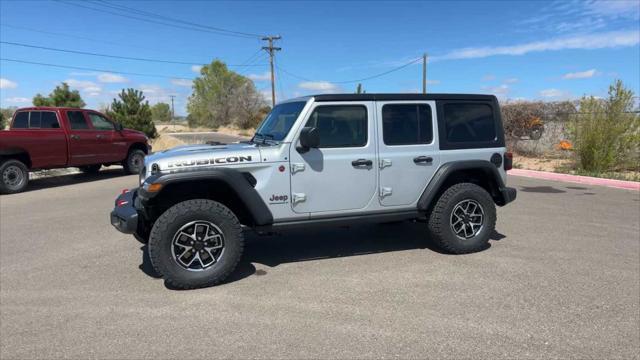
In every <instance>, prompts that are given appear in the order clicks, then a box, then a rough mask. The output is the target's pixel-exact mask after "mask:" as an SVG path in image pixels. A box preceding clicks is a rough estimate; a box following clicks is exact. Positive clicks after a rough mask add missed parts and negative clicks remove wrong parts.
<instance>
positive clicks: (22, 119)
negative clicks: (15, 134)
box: [11, 111, 29, 129]
mask: <svg viewBox="0 0 640 360" xmlns="http://www.w3.org/2000/svg"><path fill="white" fill-rule="evenodd" d="M28 127H29V112H28V111H21V112H19V113H16V115H15V117H14V118H13V124H11V128H12V129H26V128H28Z"/></svg>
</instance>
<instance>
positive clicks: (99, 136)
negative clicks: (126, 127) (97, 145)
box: [96, 134, 104, 139]
mask: <svg viewBox="0 0 640 360" xmlns="http://www.w3.org/2000/svg"><path fill="white" fill-rule="evenodd" d="M96 138H98V139H104V135H102V134H98V135H96Z"/></svg>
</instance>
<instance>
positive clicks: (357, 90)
mask: <svg viewBox="0 0 640 360" xmlns="http://www.w3.org/2000/svg"><path fill="white" fill-rule="evenodd" d="M364 93H366V91H365V90H363V89H362V84H360V83H358V86H357V87H356V94H364Z"/></svg>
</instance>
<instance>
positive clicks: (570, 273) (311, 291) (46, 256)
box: [0, 170, 640, 359]
mask: <svg viewBox="0 0 640 360" xmlns="http://www.w3.org/2000/svg"><path fill="white" fill-rule="evenodd" d="M509 181H510V184H511V185H512V186H515V187H516V188H518V190H519V194H518V200H517V201H516V202H515V203H513V204H510V205H509V206H507V207H505V208H501V209H499V211H498V224H497V233H496V234H494V236H493V238H494V240H492V241H491V247H490V248H488V249H486V250H485V251H482V252H480V253H477V254H471V255H464V256H452V255H445V254H441V253H439V252H437V251H436V250H435V249H432V247H431V245H430V244H429V242H428V241H425V240H424V237H425V236H424V234H425V226H424V224H396V225H375V226H364V227H351V228H339V229H327V230H318V231H315V230H314V231H298V232H293V233H288V234H285V235H282V236H273V237H256V236H253V235H250V236H249V240H248V245H247V249H246V252H245V257H244V261H243V262H242V263H241V264H240V267H239V269H238V271H237V273H236V274H235V276H234V277H233V278H232V279H231V281H230V282H228V283H226V284H224V285H221V286H218V287H214V288H208V289H200V290H193V291H174V290H169V289H167V288H166V287H165V286H164V284H163V281H162V279H159V278H157V275H156V274H154V273H153V270H152V269H151V267H150V265H149V262H148V259H147V258H146V257H145V255H144V254H145V247H144V246H143V245H142V244H140V243H139V242H137V241H136V240H134V239H133V238H132V237H130V236H126V235H123V234H120V233H118V232H117V231H115V230H114V229H112V227H111V225H110V224H109V221H108V214H109V212H110V210H111V208H112V206H113V199H114V197H115V196H116V194H117V193H119V192H120V191H121V190H122V189H123V188H127V187H132V186H135V184H136V176H121V175H120V172H119V171H118V170H108V171H103V172H102V174H101V175H100V176H98V177H95V178H91V179H87V178H86V177H84V176H83V175H67V176H61V177H58V178H50V179H39V180H36V181H34V182H33V184H32V186H31V187H30V190H29V191H27V192H25V193H22V194H16V195H9V196H2V197H1V198H0V221H1V223H0V358H3V359H5V358H6V359H9V358H20V359H24V358H36V357H37V358H187V357H191V358H249V357H251V358H296V359H299V358H425V357H430V358H550V357H554V358H558V357H562V358H637V357H639V356H640V350H639V349H640V194H639V193H638V192H634V191H628V190H617V189H609V188H602V187H591V186H582V185H575V184H569V183H560V182H550V181H542V180H532V179H526V178H517V177H510V179H509Z"/></svg>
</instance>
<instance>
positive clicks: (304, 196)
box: [292, 193, 307, 205]
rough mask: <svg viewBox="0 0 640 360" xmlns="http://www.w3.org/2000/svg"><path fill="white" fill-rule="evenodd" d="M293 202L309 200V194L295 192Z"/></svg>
mask: <svg viewBox="0 0 640 360" xmlns="http://www.w3.org/2000/svg"><path fill="white" fill-rule="evenodd" d="M292 198H293V199H292V202H293V204H294V205H295V204H297V203H299V202H304V201H307V194H303V193H293V196H292Z"/></svg>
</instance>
